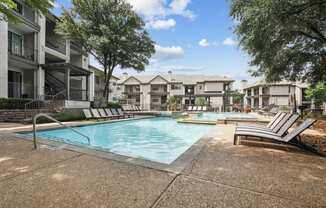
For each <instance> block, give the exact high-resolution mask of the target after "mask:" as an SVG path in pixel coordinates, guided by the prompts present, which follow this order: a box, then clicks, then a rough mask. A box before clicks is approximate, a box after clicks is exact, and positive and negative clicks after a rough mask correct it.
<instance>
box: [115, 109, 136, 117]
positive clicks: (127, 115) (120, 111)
mask: <svg viewBox="0 0 326 208" xmlns="http://www.w3.org/2000/svg"><path fill="white" fill-rule="evenodd" d="M117 112H118V114H119V115H120V116H123V117H127V118H132V117H133V116H134V114H132V113H125V112H124V111H123V110H122V109H121V108H118V109H117Z"/></svg>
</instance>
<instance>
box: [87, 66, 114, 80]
mask: <svg viewBox="0 0 326 208" xmlns="http://www.w3.org/2000/svg"><path fill="white" fill-rule="evenodd" d="M88 67H89V68H90V69H91V70H93V71H94V72H99V73H103V74H104V71H103V69H100V68H97V67H95V66H93V65H88ZM111 78H115V79H117V80H119V77H117V76H114V75H112V77H111Z"/></svg>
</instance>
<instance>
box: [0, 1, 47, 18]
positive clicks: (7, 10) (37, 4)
mask: <svg viewBox="0 0 326 208" xmlns="http://www.w3.org/2000/svg"><path fill="white" fill-rule="evenodd" d="M26 3H27V4H28V5H30V6H31V7H33V8H35V9H37V10H38V11H40V12H41V13H42V14H44V15H49V9H50V8H51V7H52V5H51V4H50V3H49V1H45V0H26ZM16 7H17V5H16V3H15V2H14V1H13V0H0V14H1V13H3V14H4V15H5V17H0V21H1V20H8V19H10V20H14V21H18V19H17V18H16V16H15V15H14V14H13V13H12V10H14V9H16Z"/></svg>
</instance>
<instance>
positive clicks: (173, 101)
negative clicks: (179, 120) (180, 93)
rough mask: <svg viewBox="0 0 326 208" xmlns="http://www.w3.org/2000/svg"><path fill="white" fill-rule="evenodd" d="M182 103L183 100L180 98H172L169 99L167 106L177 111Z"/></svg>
mask: <svg viewBox="0 0 326 208" xmlns="http://www.w3.org/2000/svg"><path fill="white" fill-rule="evenodd" d="M180 103H181V99H180V98H179V97H175V96H171V97H169V99H168V101H167V104H168V107H169V109H170V110H172V111H175V110H176V109H177V105H178V104H180Z"/></svg>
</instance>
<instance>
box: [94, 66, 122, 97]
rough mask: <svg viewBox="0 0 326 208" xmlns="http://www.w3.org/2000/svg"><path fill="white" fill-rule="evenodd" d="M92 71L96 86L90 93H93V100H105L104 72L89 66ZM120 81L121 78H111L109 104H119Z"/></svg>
mask: <svg viewBox="0 0 326 208" xmlns="http://www.w3.org/2000/svg"><path fill="white" fill-rule="evenodd" d="M89 68H90V70H91V71H92V75H91V76H92V80H93V83H94V85H93V86H92V88H91V90H90V93H91V100H92V101H93V100H96V99H101V98H103V91H104V87H105V77H104V71H103V70H101V69H99V68H97V67H95V66H91V65H90V66H89ZM118 80H119V78H118V77H116V76H113V75H112V77H111V80H110V83H109V102H117V101H118V98H119V95H118V93H117V92H118V89H117V88H118Z"/></svg>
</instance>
